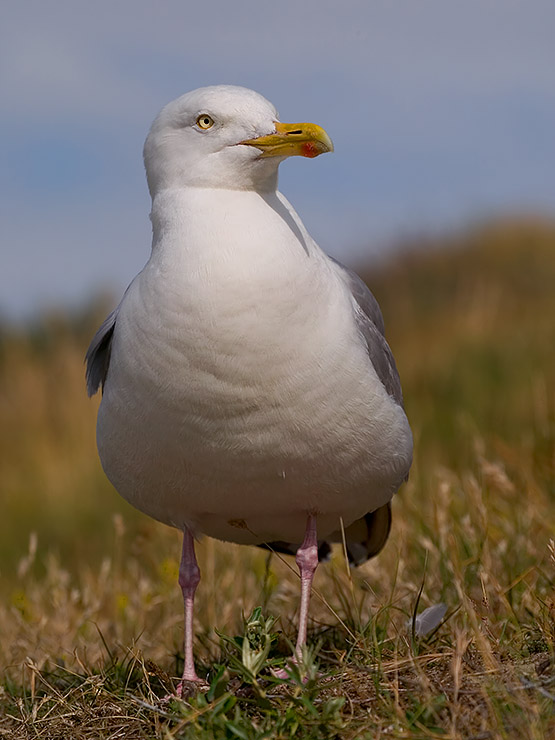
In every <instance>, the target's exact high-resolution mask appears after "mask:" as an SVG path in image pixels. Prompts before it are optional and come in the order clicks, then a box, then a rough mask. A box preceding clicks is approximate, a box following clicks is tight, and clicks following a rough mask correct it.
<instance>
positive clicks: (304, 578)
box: [275, 514, 318, 678]
mask: <svg viewBox="0 0 555 740" xmlns="http://www.w3.org/2000/svg"><path fill="white" fill-rule="evenodd" d="M295 560H296V561H297V565H298V566H299V571H300V573H301V611H300V614H299V631H298V633H297V645H296V647H295V653H294V655H293V658H292V662H293V663H299V662H300V661H301V660H302V657H303V648H304V646H305V645H306V627H307V623H308V605H309V603H310V591H311V589H312V580H313V578H314V573H315V571H316V567H317V566H318V541H317V539H316V517H315V516H314V514H309V515H308V519H307V521H306V530H305V535H304V540H303V544H302V545H301V546H300V547H299V549H298V550H297V554H296V556H295ZM275 676H277V678H289V674H288V673H287V671H286V670H284V669H279V670H277V671H275Z"/></svg>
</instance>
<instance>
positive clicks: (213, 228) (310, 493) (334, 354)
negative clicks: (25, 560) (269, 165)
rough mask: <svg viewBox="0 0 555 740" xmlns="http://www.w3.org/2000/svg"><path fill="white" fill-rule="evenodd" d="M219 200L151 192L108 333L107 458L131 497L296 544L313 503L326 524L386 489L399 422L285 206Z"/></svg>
mask: <svg viewBox="0 0 555 740" xmlns="http://www.w3.org/2000/svg"><path fill="white" fill-rule="evenodd" d="M221 196H222V194H221V193H220V194H219V203H220V207H219V208H218V210H217V211H215V209H214V204H213V200H212V199H213V191H202V190H199V189H196V190H194V191H189V192H188V193H182V194H181V195H180V196H179V198H180V202H179V203H176V202H174V201H172V202H170V203H168V202H162V203H159V204H158V211H156V207H157V204H156V202H155V213H154V219H153V220H154V225H155V246H154V249H153V254H152V257H151V260H150V262H149V263H148V265H147V266H146V268H145V269H144V270H143V272H142V273H141V274H140V275H139V276H138V277H137V278H136V280H135V281H134V283H133V284H132V286H131V287H130V289H129V291H128V293H127V294H126V297H125V299H124V302H123V304H122V306H121V309H120V314H119V316H118V320H117V324H116V330H115V333H114V340H113V347H112V355H111V362H110V369H109V374H108V378H107V382H106V386H105V393H104V397H103V400H102V404H101V408H100V413H99V421H98V444H99V451H100V455H101V460H102V464H103V466H104V469H105V471H106V473H107V475H108V477H109V478H110V479H111V480H112V482H113V483H114V485H115V487H116V488H117V489H118V491H119V492H120V493H121V494H122V495H123V496H124V497H125V498H126V499H128V500H129V501H130V502H131V503H132V504H134V505H135V506H137V507H138V508H140V509H141V510H143V511H145V512H146V513H148V514H150V515H151V516H153V517H155V518H157V519H159V520H161V521H163V522H166V523H168V524H170V525H173V526H177V527H179V528H182V527H183V526H184V525H185V524H186V525H187V526H189V527H191V528H192V529H193V530H196V531H202V532H205V533H207V534H209V535H212V536H215V537H219V538H221V539H229V540H234V541H237V542H260V541H264V540H275V539H281V540H289V541H300V539H302V533H303V530H304V525H305V519H306V512H307V511H316V512H317V513H318V514H319V517H318V525H319V534H320V535H321V536H325V535H326V534H327V533H329V532H331V531H333V530H335V529H337V523H338V518H339V516H342V517H343V520H344V522H345V524H348V523H349V522H350V521H352V520H354V519H355V518H357V517H359V516H362V515H363V514H365V513H366V512H368V511H372V510H373V509H375V508H376V507H378V506H380V505H382V504H383V503H385V502H386V501H387V500H389V498H391V496H392V495H393V493H394V492H395V490H396V488H397V487H398V485H399V483H400V482H401V480H402V478H403V477H404V475H405V474H406V472H407V470H408V467H409V465H410V457H411V452H412V442H411V436H410V430H409V427H408V423H407V420H406V417H405V415H404V413H403V411H402V409H401V408H400V407H399V406H398V405H396V404H395V403H394V402H393V400H392V399H391V398H390V397H389V396H388V394H387V393H386V391H385V389H384V388H383V386H382V384H381V383H380V381H379V379H378V378H377V376H376V374H375V372H374V370H373V368H372V366H371V363H370V362H369V360H368V357H367V354H366V349H365V347H364V346H363V343H362V341H361V339H360V337H359V336H358V330H357V327H356V324H355V321H354V318H353V307H352V302H351V297H350V294H349V293H348V292H347V290H346V288H345V287H344V285H343V284H342V283H341V282H340V281H339V279H338V278H337V276H336V272H335V270H334V269H333V268H332V267H331V265H330V263H329V262H328V261H327V258H326V257H325V255H324V254H323V253H322V252H321V251H320V250H319V249H318V247H316V245H315V244H314V243H313V242H312V240H311V239H310V237H309V236H308V234H306V232H305V231H304V227H303V226H302V224H301V223H300V221H299V220H298V217H297V216H296V214H294V212H292V210H291V211H290V210H289V208H288V204H286V202H285V201H284V200H282V199H278V198H277V197H276V196H274V198H273V199H272V198H268V200H265V199H263V198H262V197H261V196H260V195H257V194H256V193H250V192H249V193H244V192H227V191H225V198H224V199H223V201H222V198H221ZM164 197H166V198H172V199H175V198H176V197H177V196H176V195H175V194H173V195H171V196H170V195H169V194H168V195H167V196H164V195H163V196H162V198H164ZM168 214H178V216H177V217H176V218H174V217H168ZM245 224H250V228H249V227H248V226H247V227H245Z"/></svg>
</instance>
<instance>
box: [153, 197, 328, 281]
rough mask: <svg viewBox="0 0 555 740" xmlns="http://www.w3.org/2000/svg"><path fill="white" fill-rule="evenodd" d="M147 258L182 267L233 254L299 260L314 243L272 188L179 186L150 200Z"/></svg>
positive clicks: (243, 257)
mask: <svg viewBox="0 0 555 740" xmlns="http://www.w3.org/2000/svg"><path fill="white" fill-rule="evenodd" d="M151 220H152V228H153V242H152V245H153V246H152V257H155V255H156V254H157V253H158V256H162V254H168V255H169V254H171V259H172V261H173V262H174V264H175V263H176V262H180V263H181V264H182V265H183V266H185V265H188V266H190V267H192V266H193V265H199V266H200V265H202V264H203V263H205V262H212V261H214V260H216V261H218V262H226V261H233V260H234V259H237V260H239V261H242V260H247V259H248V260H255V261H258V260H259V259H263V260H264V261H268V260H272V259H280V258H283V259H288V258H291V257H292V258H294V259H301V258H303V257H306V255H307V254H308V253H309V252H310V251H311V250H312V249H313V248H314V244H313V242H312V240H311V238H310V236H309V235H308V233H307V232H306V229H305V227H304V226H303V224H302V222H301V220H300V219H299V217H298V216H297V214H296V213H295V211H294V210H293V208H292V207H291V206H290V205H289V203H288V202H287V200H286V199H285V198H284V197H283V196H282V195H281V194H280V193H279V192H277V191H273V192H272V191H270V192H260V191H254V190H225V189H212V188H196V187H191V188H179V189H167V190H162V191H160V192H159V193H157V194H156V196H155V197H154V199H153V203H152V211H151Z"/></svg>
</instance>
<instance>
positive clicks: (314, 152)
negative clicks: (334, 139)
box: [301, 141, 320, 159]
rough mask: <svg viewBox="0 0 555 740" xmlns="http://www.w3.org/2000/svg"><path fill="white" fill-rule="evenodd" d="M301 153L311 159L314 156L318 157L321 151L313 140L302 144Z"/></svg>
mask: <svg viewBox="0 0 555 740" xmlns="http://www.w3.org/2000/svg"><path fill="white" fill-rule="evenodd" d="M301 153H302V155H303V157H310V159H312V158H313V157H317V156H318V155H319V154H320V151H319V149H318V147H317V146H316V144H314V143H313V142H312V141H307V142H305V143H304V144H303V145H302V146H301Z"/></svg>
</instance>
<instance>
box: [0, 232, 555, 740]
mask: <svg viewBox="0 0 555 740" xmlns="http://www.w3.org/2000/svg"><path fill="white" fill-rule="evenodd" d="M452 241H453V243H452V244H451V245H450V248H448V249H446V250H437V249H436V248H435V245H428V247H429V248H428V249H425V248H420V249H419V250H417V251H415V252H412V253H407V254H406V255H404V256H402V257H400V258H398V259H397V260H396V261H395V262H394V263H393V264H388V265H385V266H383V267H382V268H380V269H379V270H376V271H375V272H374V274H373V275H372V276H369V283H370V285H371V286H372V288H373V289H374V290H375V292H376V294H377V296H378V298H379V300H380V302H381V304H382V307H383V309H384V314H385V317H386V322H387V327H388V336H389V338H390V342H391V344H392V346H393V349H394V352H395V355H396V357H397V361H398V365H399V368H400V371H401V375H402V379H403V385H404V391H405V397H406V406H407V410H408V413H409V417H410V419H411V422H412V426H413V429H414V432H415V440H416V451H415V465H414V468H413V471H412V474H411V478H410V481H409V483H408V484H407V485H406V486H405V487H404V489H403V490H402V492H401V493H400V495H399V496H398V497H397V498H396V500H395V505H394V528H393V532H392V536H391V539H390V542H389V544H388V545H387V547H386V549H385V550H384V552H383V553H382V554H381V555H380V556H379V557H378V558H377V559H376V560H374V561H372V562H370V563H368V564H366V565H365V566H363V567H362V568H360V569H358V570H356V571H352V572H350V573H348V572H346V569H345V566H344V563H343V560H342V557H341V553H340V552H336V553H334V558H333V560H332V562H331V563H330V564H328V565H326V566H322V567H321V568H319V569H318V571H317V574H316V579H315V589H316V592H317V594H318V595H317V596H315V597H314V598H313V602H312V606H311V616H312V618H313V632H312V635H311V644H312V645H314V646H315V649H316V648H317V657H316V658H314V656H307V666H306V670H307V673H308V675H309V679H308V681H307V682H305V683H303V682H302V681H301V680H300V678H297V679H295V678H294V679H293V681H292V682H291V683H290V684H280V682H278V681H276V680H273V679H272V678H271V676H270V674H269V672H268V671H267V670H266V671H263V672H262V673H261V674H260V676H259V677H258V679H252V677H249V676H248V675H246V674H245V672H244V670H243V669H242V667H241V665H240V662H238V660H237V657H236V656H235V655H234V650H233V647H232V646H230V645H229V644H228V643H227V642H223V643H222V642H221V640H220V638H218V635H217V634H216V633H215V632H214V627H216V628H217V629H218V630H219V631H221V632H223V633H225V634H227V635H241V634H243V618H242V615H243V613H244V614H249V613H250V612H251V610H252V609H253V608H254V607H256V606H258V605H262V606H263V609H264V613H266V614H273V615H280V616H281V621H280V622H278V625H277V628H275V629H278V631H279V632H280V635H279V637H278V638H277V639H276V642H275V644H274V647H273V649H272V653H271V660H274V659H275V660H279V659H280V657H281V656H283V655H285V654H287V652H288V649H289V648H288V646H287V642H286V640H285V638H284V636H283V635H285V636H288V637H293V635H294V623H295V618H296V608H297V606H298V577H297V575H296V572H295V570H294V569H292V568H291V565H292V564H293V561H291V560H290V559H285V560H283V561H282V560H280V559H277V558H276V557H274V558H272V560H271V562H270V563H268V560H267V556H266V554H265V553H263V552H261V551H257V550H255V549H251V548H240V547H236V546H230V545H223V544H221V543H218V542H214V541H211V540H205V541H203V542H202V543H201V545H200V547H199V548H198V549H199V561H200V565H201V569H202V574H203V581H202V582H201V586H200V588H199V591H198V604H197V612H196V619H197V630H198V632H197V635H198V637H197V643H196V646H197V659H198V663H199V666H198V667H199V671H202V672H203V673H204V674H206V675H207V678H208V680H209V682H211V684H212V685H211V689H210V691H209V692H208V693H206V694H201V695H199V696H196V697H191V698H190V699H189V700H188V701H186V702H174V703H170V704H162V703H161V702H160V699H159V697H160V696H163V695H164V694H165V693H166V692H167V690H168V687H169V685H170V682H171V678H170V676H175V675H178V673H179V670H180V668H181V665H180V661H181V657H182V656H181V639H182V606H181V600H180V594H179V589H178V587H177V585H176V575H177V567H178V560H177V559H178V555H179V551H180V545H179V536H178V534H177V533H175V532H173V531H171V530H169V529H166V528H164V527H162V526H161V525H157V524H156V523H154V522H151V521H149V520H147V519H146V518H144V517H142V516H141V515H140V514H137V513H136V512H134V511H132V510H131V509H130V508H129V507H128V506H127V505H126V504H125V503H124V502H123V501H121V500H120V499H119V497H117V495H116V494H115V493H114V492H113V490H112V489H111V488H110V486H109V484H108V483H107V482H106V480H105V479H104V477H103V475H102V471H101V470H100V467H99V463H98V461H97V457H96V452H95V445H94V418H95V411H96V404H95V403H92V402H90V401H88V400H87V399H86V396H85V393H84V389H83V367H82V356H83V352H84V348H85V346H86V343H87V339H88V337H89V336H90V334H91V333H92V331H93V326H94V324H95V322H96V321H97V319H98V318H99V316H98V312H97V315H93V313H94V312H87V314H84V316H83V317H81V318H79V319H74V320H72V321H71V322H70V321H68V320H67V319H65V318H63V317H61V318H58V319H50V320H49V322H47V323H44V324H43V325H41V326H40V327H35V328H34V329H33V330H29V332H26V333H21V332H19V333H13V332H9V331H8V330H5V331H4V332H3V335H2V336H1V337H0V375H1V378H0V380H1V383H0V388H1V390H0V418H1V419H2V425H1V429H0V466H1V485H2V504H3V506H2V510H3V517H2V520H1V521H0V556H1V560H0V563H1V566H0V567H1V571H0V575H1V582H0V666H2V667H4V669H5V670H4V673H3V684H2V688H0V737H7V738H51V739H54V738H59V739H60V740H61V739H62V738H64V739H65V738H76V740H81V738H126V740H128V739H131V738H166V739H167V738H203V737H205V738H212V737H216V738H220V737H222V738H234V737H238V738H262V737H265V738H278V737H282V738H286V737H293V736H295V737H299V738H330V737H339V738H361V737H368V738H379V737H397V738H400V737H402V738H428V737H448V738H475V740H477V739H478V738H483V739H484V740H486V738H512V737H519V738H536V739H538V740H539V738H546V737H547V738H549V737H555V719H554V711H553V710H554V708H555V589H554V582H555V544H554V542H553V538H554V537H555V487H554V469H555V445H554V440H555V378H554V375H553V367H554V365H555V363H554V359H555V291H554V290H553V286H554V285H555V249H554V248H555V228H554V227H553V226H550V225H542V224H537V223H532V222H529V223H524V224H522V223H521V224H516V225H514V224H513V225H510V224H508V225H501V226H496V227H492V228H487V229H477V230H475V231H474V232H472V233H467V234H465V235H463V236H461V237H460V238H457V239H453V240H452ZM421 589H422V593H421V596H420V599H419V592H420V590H421ZM439 602H444V603H446V604H447V605H448V609H449V610H448V613H447V617H446V619H445V620H444V623H443V624H442V625H441V626H440V627H439V629H438V630H437V631H436V632H434V633H433V634H432V635H430V636H428V637H427V638H422V639H418V638H416V639H415V638H413V636H412V634H411V630H410V629H409V628H408V627H407V622H409V621H410V619H411V616H412V614H413V612H414V610H415V609H416V608H418V611H421V610H422V609H423V608H425V607H427V606H430V605H432V604H437V603H439ZM315 660H316V661H317V662H318V664H319V673H318V674H317V675H316V674H315V673H314V662H315Z"/></svg>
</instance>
